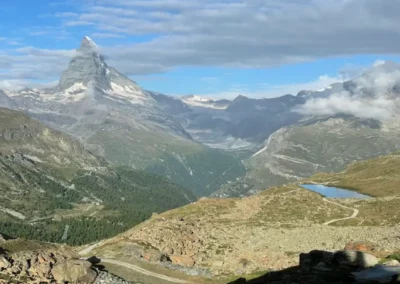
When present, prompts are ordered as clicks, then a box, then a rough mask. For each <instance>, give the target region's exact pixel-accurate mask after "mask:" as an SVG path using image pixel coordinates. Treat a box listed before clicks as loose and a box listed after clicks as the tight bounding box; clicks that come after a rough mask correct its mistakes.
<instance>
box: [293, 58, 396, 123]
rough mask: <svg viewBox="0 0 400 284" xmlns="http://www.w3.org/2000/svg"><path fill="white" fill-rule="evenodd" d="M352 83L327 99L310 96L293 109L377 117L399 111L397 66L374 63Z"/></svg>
mask: <svg viewBox="0 0 400 284" xmlns="http://www.w3.org/2000/svg"><path fill="white" fill-rule="evenodd" d="M352 82H353V84H351V85H350V86H349V87H348V89H347V90H344V91H342V92H340V93H334V94H332V95H330V96H329V97H327V98H311V99H309V100H308V101H307V102H306V103H305V104H304V105H302V106H300V107H299V108H298V109H297V110H296V111H297V112H299V113H302V114H305V115H329V116H331V115H335V114H349V115H354V116H356V117H360V118H373V119H378V120H385V119H389V118H393V117H394V116H396V115H397V114H398V112H399V107H400V98H399V95H398V92H399V90H398V88H399V86H400V66H399V65H397V64H394V63H381V64H374V66H373V68H372V69H370V70H368V71H367V72H365V73H364V74H363V75H362V76H360V77H358V78H356V79H354V80H353V81H352ZM396 88H397V90H396Z"/></svg>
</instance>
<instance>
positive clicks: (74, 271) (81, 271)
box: [51, 259, 97, 284]
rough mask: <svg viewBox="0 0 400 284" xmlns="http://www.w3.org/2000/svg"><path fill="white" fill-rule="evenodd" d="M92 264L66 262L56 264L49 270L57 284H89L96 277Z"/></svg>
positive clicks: (77, 260)
mask: <svg viewBox="0 0 400 284" xmlns="http://www.w3.org/2000/svg"><path fill="white" fill-rule="evenodd" d="M91 266H92V264H91V263H90V262H89V261H86V260H79V259H75V260H67V261H62V262H59V263H56V264H55V265H54V267H53V269H52V270H51V272H52V274H53V277H54V279H55V280H56V281H57V282H60V283H64V282H68V283H82V284H83V283H85V284H91V283H93V282H94V280H95V279H96V277H97V273H96V271H94V270H93V269H92V268H91Z"/></svg>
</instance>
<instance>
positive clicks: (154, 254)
mask: <svg viewBox="0 0 400 284" xmlns="http://www.w3.org/2000/svg"><path fill="white" fill-rule="evenodd" d="M142 257H143V258H144V259H145V260H147V261H150V262H159V261H161V260H162V258H163V254H162V253H161V252H160V251H158V250H156V249H147V250H145V251H144V252H143V254H142Z"/></svg>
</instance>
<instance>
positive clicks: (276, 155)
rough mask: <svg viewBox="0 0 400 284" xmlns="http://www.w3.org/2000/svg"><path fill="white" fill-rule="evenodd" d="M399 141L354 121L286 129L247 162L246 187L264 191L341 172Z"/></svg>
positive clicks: (391, 134) (390, 149) (393, 134)
mask: <svg viewBox="0 0 400 284" xmlns="http://www.w3.org/2000/svg"><path fill="white" fill-rule="evenodd" d="M399 141H400V135H399V133H397V132H395V131H389V132H385V131H383V130H382V129H380V128H377V127H369V126H368V125H364V124H362V123H360V122H359V121H357V120H341V119H330V120H327V121H320V122H316V123H311V124H308V125H307V124H305V125H298V126H292V127H287V128H285V129H282V130H280V131H278V133H277V134H276V135H275V136H273V138H272V139H271V141H270V143H269V146H268V149H267V150H266V151H264V152H262V153H260V154H259V155H257V156H256V157H253V158H251V159H249V161H248V163H247V165H248V167H249V171H248V173H247V175H246V177H247V178H248V180H249V181H248V182H247V183H248V184H251V183H253V184H254V185H255V186H256V187H257V186H258V187H263V188H266V187H269V186H276V185H281V184H285V183H288V182H293V181H296V180H298V179H299V178H300V179H301V178H307V177H309V176H311V175H313V174H315V173H318V172H337V171H341V170H343V169H344V168H345V167H346V166H347V165H348V164H349V163H352V162H354V161H359V160H366V159H371V158H374V157H377V156H380V155H387V154H390V153H391V152H393V151H395V150H396V149H398V145H399Z"/></svg>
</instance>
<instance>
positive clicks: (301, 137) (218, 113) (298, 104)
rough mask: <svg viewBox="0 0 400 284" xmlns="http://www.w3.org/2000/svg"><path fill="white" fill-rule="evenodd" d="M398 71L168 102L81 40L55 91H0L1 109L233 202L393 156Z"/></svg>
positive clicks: (379, 69) (390, 68) (388, 68)
mask: <svg viewBox="0 0 400 284" xmlns="http://www.w3.org/2000/svg"><path fill="white" fill-rule="evenodd" d="M398 72H400V67H399V66H398V65H397V64H395V63H390V62H389V63H385V64H383V65H380V66H375V67H373V68H371V69H370V70H367V71H366V72H365V73H364V74H362V75H361V76H360V77H358V78H355V79H353V80H350V81H346V82H338V83H335V84H333V85H331V86H327V88H325V89H323V90H319V91H307V90H305V91H301V92H299V93H298V94H297V95H284V96H281V97H277V98H269V99H268V98H265V99H252V98H247V97H245V96H238V97H236V98H235V99H233V100H232V101H230V100H214V99H210V98H203V97H199V96H196V95H188V96H183V97H172V96H168V95H164V94H161V93H156V92H151V91H146V90H143V89H142V88H140V86H138V85H137V83H136V82H134V81H132V80H131V79H129V78H128V77H126V76H124V75H122V74H121V73H119V72H118V71H117V70H116V69H114V68H112V67H110V66H108V65H107V63H106V62H105V61H104V58H103V57H102V56H101V54H100V53H99V51H98V48H97V46H96V44H95V43H94V42H93V41H92V40H91V39H90V38H88V37H84V38H83V39H82V42H81V46H80V48H79V49H78V50H77V53H76V56H75V57H74V58H73V59H72V60H71V62H70V64H69V66H68V69H67V70H66V71H64V72H63V73H62V74H61V77H60V81H59V84H58V85H57V86H56V87H54V88H49V89H45V90H38V89H28V88H27V89H23V90H19V91H16V92H12V91H7V90H3V91H0V106H3V107H7V108H12V109H18V110H21V111H24V112H25V113H27V114H28V115H30V116H31V117H33V118H35V119H38V120H40V121H42V122H44V123H45V124H47V125H48V126H50V127H52V128H55V129H58V130H60V131H63V132H65V133H68V134H70V135H72V136H74V137H76V138H78V139H79V140H80V141H81V142H82V143H83V144H84V145H85V147H86V148H88V149H89V150H90V151H92V152H93V153H95V154H96V155H99V156H102V157H104V158H105V159H106V160H107V161H109V162H111V163H112V164H114V165H126V166H129V167H132V168H134V169H140V170H145V171H148V172H150V173H154V174H158V175H162V176H165V177H168V178H169V179H171V180H172V181H174V182H176V183H178V184H180V185H182V186H184V187H186V188H189V189H191V190H193V191H194V192H195V194H196V195H197V196H207V195H210V194H213V196H218V197H226V196H241V195H248V194H253V193H255V192H257V191H259V190H260V189H264V188H267V187H270V186H273V185H279V184H283V183H285V182H287V181H293V180H297V179H300V178H303V177H307V176H309V175H311V174H313V173H316V172H318V171H338V170H341V169H343V168H344V166H345V165H346V164H348V163H349V162H352V161H354V160H363V159H367V158H371V157H374V156H378V155H381V154H386V153H389V152H391V151H394V150H396V149H398V148H399V147H400V146H399V145H400V141H399V130H398V129H399V128H398V127H397V123H396V121H397V120H396V118H393V117H392V116H391V117H384V115H382V113H381V112H382V110H381V109H382V107H383V108H384V106H383V105H384V104H388V102H389V103H390V102H391V101H394V100H396V99H397V94H398V93H399V90H400V87H399V86H400V85H398V84H397V82H398V80H397V74H398ZM339 101H344V102H345V103H344V104H343V105H339V104H338V102H339ZM369 102H370V103H369ZM353 103H354V104H353ZM318 104H321V106H319V105H318ZM364 104H365V107H364V108H368V109H367V110H366V111H365V112H364V113H363V111H362V109H363V106H364ZM393 105H396V104H395V103H393ZM353 106H354V107H353ZM379 108H381V109H379ZM326 110H329V111H326ZM368 112H369V113H368Z"/></svg>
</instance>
